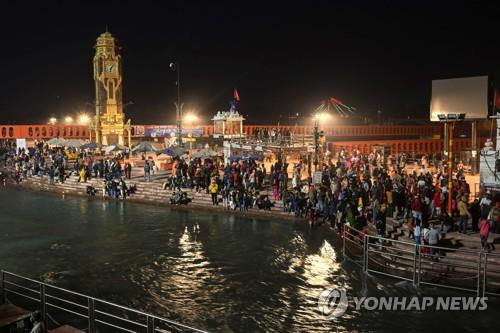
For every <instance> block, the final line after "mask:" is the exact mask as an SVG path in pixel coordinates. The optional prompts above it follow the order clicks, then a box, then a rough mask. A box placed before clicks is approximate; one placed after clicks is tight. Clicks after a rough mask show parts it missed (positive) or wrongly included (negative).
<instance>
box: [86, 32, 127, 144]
mask: <svg viewBox="0 0 500 333" xmlns="http://www.w3.org/2000/svg"><path fill="white" fill-rule="evenodd" d="M93 67H94V82H95V107H96V114H95V117H94V119H93V122H92V130H93V132H94V133H95V138H96V141H97V142H99V143H102V144H103V145H110V144H119V145H124V144H125V139H127V145H128V146H129V147H130V134H131V133H130V132H131V126H130V120H128V121H127V122H125V114H124V113H123V102H122V63H121V56H120V54H119V53H118V45H117V43H116V40H115V38H114V37H113V36H112V35H111V34H110V33H109V32H108V31H106V32H104V33H102V34H101V35H100V36H99V37H98V38H97V42H96V45H95V55H94V60H93Z"/></svg>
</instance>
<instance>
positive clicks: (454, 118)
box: [438, 113, 465, 216]
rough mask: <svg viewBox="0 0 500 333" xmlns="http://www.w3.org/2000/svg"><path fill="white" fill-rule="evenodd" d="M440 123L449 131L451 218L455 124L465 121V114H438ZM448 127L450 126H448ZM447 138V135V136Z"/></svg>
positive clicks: (449, 201)
mask: <svg viewBox="0 0 500 333" xmlns="http://www.w3.org/2000/svg"><path fill="white" fill-rule="evenodd" d="M438 119H439V121H440V122H442V123H444V124H445V128H444V131H445V132H446V130H448V215H449V216H451V191H452V189H453V185H452V181H453V132H454V129H455V123H456V122H460V121H464V120H465V113H460V114H454V113H449V114H438ZM446 125H448V126H446ZM445 136H446V135H445Z"/></svg>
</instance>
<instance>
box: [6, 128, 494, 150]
mask: <svg viewBox="0 0 500 333" xmlns="http://www.w3.org/2000/svg"><path fill="white" fill-rule="evenodd" d="M139 126H141V125H133V126H132V138H135V139H136V140H137V139H140V138H141V136H140V135H138V134H136V133H140V131H137V130H136V129H137V128H138V127H139ZM142 126H143V125H142ZM196 127H198V128H202V129H203V131H202V133H203V134H202V137H210V136H211V135H212V134H213V125H202V126H196ZM264 128H267V129H268V130H272V129H273V128H274V129H275V128H277V126H274V125H244V126H243V132H244V133H245V135H247V136H252V135H254V134H255V131H256V130H257V129H260V130H262V129H264ZM280 129H281V130H288V131H290V133H293V134H295V135H312V134H313V130H314V129H313V127H312V126H280ZM322 130H323V131H324V132H325V135H326V136H327V138H328V146H329V149H330V150H331V151H332V152H333V153H336V152H338V151H340V150H341V149H347V150H348V151H352V150H353V149H358V150H360V151H361V152H363V153H368V152H371V151H372V150H373V147H374V146H375V145H380V144H385V145H389V146H390V147H391V152H392V153H393V154H395V153H398V152H414V153H415V154H424V153H439V152H442V151H443V145H444V143H443V140H442V139H441V138H440V137H439V135H440V134H441V131H442V127H441V126H439V124H437V125H435V124H429V125H425V126H423V125H420V126H419V125H409V126H407V125H377V126H375V125H339V126H331V127H324V128H322ZM90 134H91V132H90V130H89V127H88V126H79V125H1V124H0V140H9V139H10V140H15V139H18V138H25V139H27V140H37V139H39V140H40V139H50V138H56V137H61V138H66V139H90ZM484 142H485V139H484V138H478V145H479V147H482V146H483V144H484ZM471 145H472V142H471V139H470V138H466V139H463V138H459V139H456V140H454V144H453V147H454V150H456V151H460V150H468V149H471Z"/></svg>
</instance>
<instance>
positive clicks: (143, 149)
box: [132, 141, 158, 153]
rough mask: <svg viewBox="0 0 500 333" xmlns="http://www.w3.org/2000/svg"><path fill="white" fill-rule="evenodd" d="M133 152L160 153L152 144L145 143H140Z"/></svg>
mask: <svg viewBox="0 0 500 333" xmlns="http://www.w3.org/2000/svg"><path fill="white" fill-rule="evenodd" d="M132 151H133V152H134V153H146V152H148V151H154V152H156V151H158V149H157V148H155V147H154V146H153V145H152V144H151V142H147V141H143V142H140V143H138V144H137V145H136V146H135V147H134V148H132Z"/></svg>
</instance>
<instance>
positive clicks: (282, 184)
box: [3, 131, 500, 247]
mask: <svg viewBox="0 0 500 333" xmlns="http://www.w3.org/2000/svg"><path fill="white" fill-rule="evenodd" d="M257 132H259V131H257ZM267 135H270V134H267ZM270 137H273V136H272V135H270ZM4 150H5V148H4ZM3 156H4V164H5V166H7V167H11V168H12V169H13V170H14V179H16V181H21V180H22V179H23V178H26V177H30V176H38V177H44V176H46V177H48V179H49V181H50V183H54V182H56V181H58V182H64V180H65V178H66V177H67V176H68V175H69V174H74V175H78V179H79V181H81V182H86V181H87V180H88V179H90V178H98V179H103V181H104V182H105V183H104V186H103V188H104V190H103V194H104V195H108V196H109V197H113V198H117V197H123V198H125V197H126V196H127V195H128V194H130V193H131V190H130V189H129V188H128V187H127V185H126V183H125V180H128V179H130V178H131V171H132V166H131V164H130V163H129V162H125V163H120V161H119V160H118V159H117V158H114V157H96V156H93V155H92V154H86V153H84V152H83V153H79V155H78V156H77V158H76V160H75V161H73V162H72V163H69V162H68V158H67V150H65V149H61V148H51V147H49V146H47V145H45V144H44V143H43V142H39V143H37V144H36V146H35V147H34V148H29V149H22V150H16V149H15V148H13V147H7V149H6V153H4V154H3ZM143 160H144V181H145V182H148V181H150V180H151V174H154V172H155V170H156V166H155V163H154V160H153V159H146V158H145V157H144V158H143ZM431 161H432V160H431ZM419 164H420V165H419V166H418V167H413V168H411V167H410V168H409V167H408V166H407V157H406V155H405V154H398V155H396V156H394V157H390V158H384V156H383V154H382V153H380V152H373V153H371V154H361V153H360V152H359V151H356V150H354V151H353V152H352V153H349V154H348V153H347V152H346V151H341V152H340V153H339V154H338V156H336V158H334V159H327V160H324V161H323V162H322V163H321V164H320V165H319V166H318V171H319V172H316V173H315V174H314V175H311V174H310V173H309V177H303V175H304V169H305V168H306V161H302V160H301V161H298V162H297V163H295V164H293V165H289V164H288V163H287V162H285V161H282V160H281V159H278V160H277V161H276V162H275V163H274V164H271V166H270V170H269V171H268V170H267V169H266V166H265V164H264V163H262V162H260V161H255V160H251V159H250V160H239V161H233V162H229V163H226V164H224V162H223V161H222V159H221V158H204V159H200V158H193V159H191V160H188V159H183V158H177V159H175V161H174V163H173V167H172V172H171V174H170V176H169V177H168V178H167V180H166V181H165V183H164V184H163V187H164V188H165V189H167V188H168V189H171V190H174V191H175V195H173V199H175V200H173V202H174V203H176V202H181V203H184V204H187V203H189V202H190V199H189V198H188V195H187V194H185V192H183V191H185V190H186V189H191V190H192V191H195V192H204V193H206V194H207V195H210V197H211V200H212V204H213V205H214V206H216V205H222V206H223V207H224V208H225V209H227V210H240V211H248V210H249V209H252V208H257V209H259V210H271V208H272V207H273V206H275V205H276V202H278V201H282V203H283V210H284V211H285V212H288V213H290V214H294V215H295V216H297V217H302V218H307V219H308V220H309V221H310V223H311V225H317V224H321V223H328V224H330V225H331V226H332V227H333V228H334V229H335V230H337V231H338V232H341V231H342V230H343V225H344V224H346V223H347V224H349V225H350V226H351V227H353V228H355V229H357V230H366V228H367V227H368V225H369V223H371V224H372V225H373V226H374V228H375V229H376V230H377V233H378V234H379V235H380V236H385V235H386V218H387V217H391V218H394V219H397V220H400V221H403V223H405V224H406V228H407V230H408V236H409V237H410V238H411V239H413V240H415V242H417V243H426V242H427V243H428V244H433V243H436V237H434V236H433V234H434V232H433V231H432V230H434V229H439V234H445V233H447V232H450V231H453V230H457V231H459V232H462V233H467V232H469V231H472V232H480V235H481V237H482V238H483V239H484V242H483V243H484V246H485V247H486V246H487V242H486V239H487V238H488V235H489V233H490V232H493V233H500V202H499V201H500V200H499V198H498V196H496V197H493V196H492V195H491V193H489V192H484V193H482V195H481V197H480V198H477V199H476V200H474V201H472V202H471V201H470V200H469V199H470V197H471V190H470V185H469V184H468V183H467V181H466V179H465V176H464V171H463V170H462V169H460V170H458V171H457V172H455V173H454V177H453V179H452V184H451V192H450V191H449V190H448V181H449V178H448V173H447V170H445V169H443V166H441V165H439V164H438V163H436V162H434V163H432V162H430V161H429V160H428V159H426V158H425V157H423V158H422V160H421V161H420V163H419ZM433 164H435V165H433ZM289 174H290V175H291V179H290V178H289ZM313 176H314V177H313ZM88 192H89V194H92V193H94V192H95V191H94V192H93V191H92V188H90V189H88ZM450 196H451V212H448V198H449V197H450ZM449 213H451V214H449ZM484 221H486V222H488V223H485V222H484ZM429 232H431V234H429ZM429 235H431V237H430V238H429ZM437 241H439V237H437Z"/></svg>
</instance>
